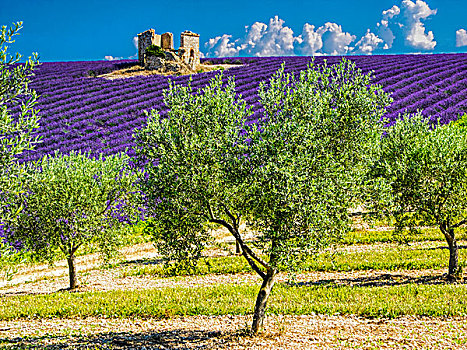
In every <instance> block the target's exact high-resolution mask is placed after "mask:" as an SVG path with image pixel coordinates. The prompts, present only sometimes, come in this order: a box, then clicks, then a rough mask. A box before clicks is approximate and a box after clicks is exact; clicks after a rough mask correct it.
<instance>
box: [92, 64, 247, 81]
mask: <svg viewBox="0 0 467 350" xmlns="http://www.w3.org/2000/svg"><path fill="white" fill-rule="evenodd" d="M240 66H241V65H239V64H215V65H214V64H200V65H199V66H198V67H197V69H196V72H192V71H180V72H171V73H161V72H159V71H156V70H146V69H144V68H143V67H141V66H138V65H136V66H132V67H129V68H124V69H119V70H115V71H113V72H110V73H106V74H101V75H98V76H97V77H98V78H105V79H109V80H114V79H122V78H130V77H137V76H150V75H188V74H196V73H202V72H210V71H213V70H221V69H230V68H234V67H240Z"/></svg>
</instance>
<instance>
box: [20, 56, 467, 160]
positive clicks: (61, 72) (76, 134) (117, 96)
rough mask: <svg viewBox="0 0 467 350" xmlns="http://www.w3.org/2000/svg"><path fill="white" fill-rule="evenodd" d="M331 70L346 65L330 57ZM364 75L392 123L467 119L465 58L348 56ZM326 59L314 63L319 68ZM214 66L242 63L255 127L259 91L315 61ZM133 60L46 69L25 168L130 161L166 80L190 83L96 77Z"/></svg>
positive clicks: (243, 90) (203, 77)
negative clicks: (412, 116) (57, 162)
mask: <svg viewBox="0 0 467 350" xmlns="http://www.w3.org/2000/svg"><path fill="white" fill-rule="evenodd" d="M326 59H327V61H328V63H330V64H333V63H337V62H339V61H340V60H341V59H342V57H337V56H334V57H327V58H326ZM348 59H350V60H352V61H354V62H355V63H356V65H357V67H359V68H360V69H362V71H363V72H364V73H366V72H369V71H374V79H373V82H375V83H378V84H381V85H382V86H383V88H384V90H385V91H387V92H391V93H392V97H393V99H394V102H393V104H392V105H391V106H390V108H389V109H388V113H387V117H388V118H389V120H392V121H393V120H395V118H397V116H398V115H399V113H402V112H404V111H408V112H415V111H416V110H417V109H422V110H423V111H424V114H425V115H427V116H430V117H431V119H432V120H435V119H439V120H440V121H441V123H448V122H449V121H451V120H456V119H457V117H458V116H459V115H462V114H464V113H466V112H467V54H438V55H385V56H349V57H348ZM323 60H324V58H323V57H317V58H316V59H315V63H317V64H321V63H322V62H323ZM206 61H211V62H212V63H216V64H217V63H241V64H242V65H239V66H238V67H234V68H231V69H228V70H226V71H224V76H225V78H226V79H227V77H230V76H235V82H236V85H237V91H238V92H239V93H240V94H241V95H242V96H243V98H244V99H245V100H246V101H247V102H248V103H249V104H250V105H251V106H253V110H254V114H253V117H252V121H254V120H255V119H257V118H258V117H259V116H261V113H262V111H261V108H260V105H259V102H258V97H257V88H258V85H259V83H260V82H261V81H264V80H267V79H268V78H269V77H270V76H271V75H272V74H273V73H274V72H275V71H276V70H277V69H278V68H279V67H280V65H281V64H282V62H285V67H286V68H285V70H286V72H298V71H300V70H303V69H305V68H306V66H307V65H308V64H309V62H310V61H311V57H270V58H232V59H205V62H206ZM136 64H137V61H136V60H124V61H112V62H106V61H97V62H66V63H43V64H42V65H41V66H40V67H39V68H38V69H37V70H36V76H35V77H34V79H33V81H32V84H31V87H32V88H34V89H35V90H36V91H37V93H38V94H39V95H40V98H39V102H38V105H37V108H38V109H40V110H41V112H40V115H41V116H42V120H41V127H40V129H39V135H40V136H41V137H42V143H40V144H39V145H38V146H37V147H36V151H34V152H29V153H26V154H25V155H24V156H23V160H35V159H38V158H40V157H41V156H43V155H44V154H51V153H53V152H54V151H55V150H57V149H58V150H60V151H62V152H65V153H68V152H70V151H72V150H83V151H89V152H91V154H93V155H95V154H99V153H103V154H104V155H107V154H114V153H117V152H121V151H125V150H127V152H128V153H129V154H131V153H132V146H133V143H132V134H133V130H134V129H135V128H137V127H140V126H141V125H142V124H143V123H144V122H145V115H144V112H143V111H144V110H149V109H152V108H155V109H158V110H159V111H161V114H162V115H164V113H165V111H164V108H165V106H164V104H163V90H164V89H166V88H167V87H168V79H172V80H174V81H175V82H176V83H183V84H185V83H187V82H188V80H189V76H186V75H184V76H172V77H166V76H140V77H131V78H125V79H115V80H106V79H104V78H99V77H96V76H97V75H100V74H104V73H108V72H111V71H113V70H118V69H122V68H126V67H129V66H132V65H136ZM217 73H218V72H216V71H213V72H208V73H199V74H196V75H194V76H193V82H192V86H193V87H194V88H195V90H196V89H199V88H202V87H203V86H204V85H205V84H206V83H207V82H208V81H209V80H210V79H211V78H212V77H213V76H214V75H216V74H217Z"/></svg>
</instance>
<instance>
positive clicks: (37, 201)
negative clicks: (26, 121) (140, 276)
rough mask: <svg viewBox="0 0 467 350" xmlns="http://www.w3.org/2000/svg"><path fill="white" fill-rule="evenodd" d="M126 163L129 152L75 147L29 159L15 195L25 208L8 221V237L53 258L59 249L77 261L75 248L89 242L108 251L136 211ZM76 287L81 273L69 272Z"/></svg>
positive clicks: (131, 181) (130, 176) (14, 198)
mask: <svg viewBox="0 0 467 350" xmlns="http://www.w3.org/2000/svg"><path fill="white" fill-rule="evenodd" d="M127 163H128V157H127V156H126V155H115V156H109V157H107V158H106V159H103V157H100V158H98V159H91V158H88V157H87V155H86V154H82V153H75V152H72V153H71V154H70V155H62V154H60V153H56V154H55V156H53V157H52V156H46V157H44V158H43V159H41V160H40V161H38V162H37V163H31V164H29V165H28V166H27V167H26V169H25V170H26V172H25V174H24V176H22V177H21V192H20V193H18V194H15V195H12V196H11V197H10V200H11V201H12V202H13V203H15V205H17V206H19V205H21V206H22V208H23V209H22V210H21V211H20V212H19V213H18V214H17V216H16V217H15V218H14V220H9V221H6V226H7V227H8V230H9V234H8V237H7V238H8V240H9V241H11V242H15V241H20V242H21V243H22V245H23V247H24V248H25V249H27V250H30V251H31V252H34V253H35V254H37V255H38V256H40V257H42V258H45V259H49V260H52V258H53V254H56V253H57V252H58V250H59V251H60V254H62V256H64V257H66V258H67V259H71V260H73V258H74V256H75V253H76V251H77V250H78V249H79V248H80V247H81V246H82V245H85V244H90V243H95V244H97V245H98V246H99V247H100V248H101V252H103V253H104V254H106V255H107V256H109V255H110V254H111V253H112V252H114V251H115V247H116V246H117V244H118V239H119V237H118V234H117V233H118V230H117V228H118V226H119V225H121V224H122V222H123V221H124V220H123V219H124V218H126V219H131V217H132V216H133V215H136V210H133V208H134V207H132V206H131V205H129V204H131V203H132V202H133V198H132V196H133V195H134V194H133V188H132V186H133V182H134V181H135V175H134V174H133V173H132V171H130V170H129V169H128V166H127ZM71 260H70V261H71ZM70 261H69V262H70ZM71 271H72V270H71V269H70V272H71ZM73 271H74V268H73ZM75 286H76V277H75V276H71V273H70V288H71V289H72V288H74V287H75Z"/></svg>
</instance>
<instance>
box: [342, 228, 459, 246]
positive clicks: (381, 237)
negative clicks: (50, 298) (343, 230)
mask: <svg viewBox="0 0 467 350" xmlns="http://www.w3.org/2000/svg"><path fill="white" fill-rule="evenodd" d="M456 236H457V239H458V240H465V239H466V238H467V228H465V227H460V228H458V229H457V230H456ZM425 241H439V242H441V243H443V244H445V243H446V239H445V238H444V236H443V234H442V233H441V231H440V230H439V229H437V228H423V229H421V230H420V232H419V233H417V234H408V233H407V232H406V233H405V235H400V234H395V233H394V230H389V231H365V230H354V231H350V232H349V233H347V235H346V236H345V237H344V238H343V240H342V241H341V243H342V244H347V245H352V244H371V243H382V242H425Z"/></svg>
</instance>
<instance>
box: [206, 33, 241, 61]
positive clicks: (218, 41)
mask: <svg viewBox="0 0 467 350" xmlns="http://www.w3.org/2000/svg"><path fill="white" fill-rule="evenodd" d="M231 38H232V35H227V34H224V35H222V36H216V37H215V38H211V39H209V40H208V42H207V43H206V44H204V46H205V47H206V48H207V49H208V52H209V53H211V55H210V56H214V57H231V56H237V55H238V53H239V51H240V49H241V48H240V47H238V46H236V42H238V40H236V41H234V42H231V41H230V40H231Z"/></svg>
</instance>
